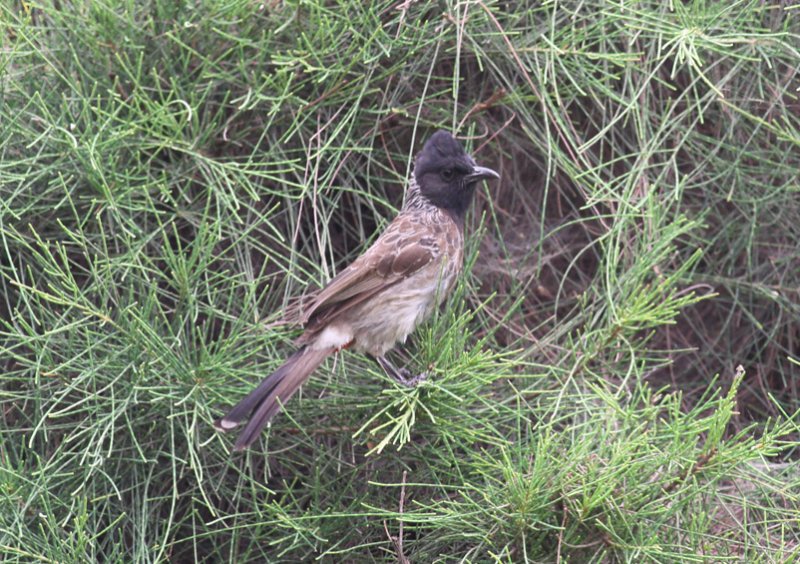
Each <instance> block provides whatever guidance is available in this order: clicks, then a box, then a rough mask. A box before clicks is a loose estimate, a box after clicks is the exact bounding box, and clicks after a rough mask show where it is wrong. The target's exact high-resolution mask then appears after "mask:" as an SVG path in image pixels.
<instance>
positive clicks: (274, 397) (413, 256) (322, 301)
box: [214, 130, 500, 451]
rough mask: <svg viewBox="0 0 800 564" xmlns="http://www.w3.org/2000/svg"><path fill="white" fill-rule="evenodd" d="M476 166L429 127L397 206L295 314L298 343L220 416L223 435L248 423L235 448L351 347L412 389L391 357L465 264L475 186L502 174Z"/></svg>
mask: <svg viewBox="0 0 800 564" xmlns="http://www.w3.org/2000/svg"><path fill="white" fill-rule="evenodd" d="M499 178H500V175H499V174H498V173H497V172H495V171H494V170H492V169H490V168H486V167H482V166H478V165H477V164H476V163H475V161H474V159H473V158H472V157H471V156H470V155H469V154H467V152H466V151H465V150H464V148H463V147H462V145H461V143H460V142H459V141H458V140H457V139H456V138H455V137H454V136H453V135H452V134H450V132H448V131H444V130H440V131H436V132H435V133H433V134H432V135H431V136H430V138H429V139H428V140H427V141H426V143H425V144H424V146H423V148H422V150H421V151H420V152H419V153H418V154H417V156H416V158H415V161H414V167H413V170H412V173H411V175H410V176H409V178H408V180H407V182H406V190H405V198H404V203H403V206H402V208H401V210H400V212H399V213H398V214H397V216H395V218H394V219H393V220H392V221H391V223H390V224H389V225H388V226H387V227H386V229H385V230H384V231H383V233H381V234H380V235H379V236H378V238H377V239H376V240H375V242H374V243H373V244H372V245H371V246H370V247H369V248H367V250H366V251H364V252H363V253H362V254H361V255H360V256H359V257H358V258H356V259H355V260H354V261H353V262H352V263H350V265H349V266H347V267H346V268H344V269H343V270H342V271H340V272H339V274H337V275H336V276H335V277H334V278H333V279H332V280H331V281H330V282H329V283H328V284H327V285H326V286H324V287H323V288H322V289H321V290H319V291H318V293H316V294H315V295H314V296H312V297H311V298H310V299H309V301H308V305H307V306H306V307H305V308H304V310H303V311H302V312H301V314H300V316H299V320H300V322H301V323H302V325H303V333H302V335H301V336H300V337H299V338H298V339H297V340H296V342H295V344H296V345H297V346H298V349H297V350H296V351H295V352H294V353H293V354H291V355H290V356H289V357H288V358H287V359H286V361H285V362H284V363H283V364H282V365H281V366H280V367H279V368H278V369H277V370H275V372H273V373H272V374H270V375H269V376H267V377H266V378H265V379H264V380H263V381H262V382H261V383H260V384H259V385H258V386H257V387H256V388H255V389H253V390H252V391H251V392H250V393H249V394H248V395H247V396H245V397H244V398H243V399H242V400H241V401H240V402H239V403H238V404H236V405H235V406H234V407H233V408H232V409H231V410H230V411H229V412H228V413H227V414H226V415H225V416H223V417H221V418H220V419H218V420H217V421H215V422H214V427H215V428H216V429H217V430H219V431H222V432H229V431H233V430H234V429H236V428H237V427H239V425H241V424H242V423H244V422H245V421H246V425H245V427H244V429H243V430H242V431H241V433H240V434H239V436H238V438H237V440H236V442H235V444H234V447H233V450H234V451H242V450H245V449H247V448H248V447H249V446H250V445H251V444H252V443H253V442H254V441H255V440H256V439H257V438H258V437H259V435H260V434H261V431H262V430H263V428H264V427H265V426H266V424H267V423H268V422H269V421H270V419H271V418H272V417H273V416H274V415H275V414H276V413H278V411H280V410H281V408H282V407H283V406H285V405H286V402H288V401H289V399H290V398H291V397H292V396H293V395H294V393H295V392H297V390H298V389H299V388H300V387H301V386H302V385H303V384H304V383H305V382H306V381H307V380H308V378H309V377H310V376H311V374H312V373H313V372H314V371H315V370H316V369H317V367H318V366H319V365H320V364H321V363H322V361H323V360H324V359H325V358H326V357H327V356H329V355H332V354H334V353H337V352H339V351H341V350H343V349H349V350H353V351H356V352H360V353H365V354H366V355H368V356H370V357H372V358H373V359H374V360H376V361H377V363H378V364H379V365H380V366H381V368H382V369H383V370H384V371H385V373H386V374H387V375H388V376H390V377H391V378H394V379H395V380H397V381H399V382H401V383H404V384H406V385H409V386H413V385H416V384H417V383H419V381H421V380H422V379H424V377H425V376H426V374H425V373H422V374H420V375H418V376H416V377H410V372H409V371H408V370H407V369H405V368H397V367H396V366H394V365H393V364H392V363H391V362H390V361H389V360H388V359H387V358H386V353H387V352H388V351H389V350H390V349H392V348H393V347H394V346H395V345H396V344H397V343H399V342H405V340H406V338H407V337H408V335H409V334H411V333H412V332H413V331H414V329H415V328H416V327H417V326H418V325H419V324H420V323H422V322H423V321H425V319H427V318H428V317H429V316H430V315H431V313H433V311H434V310H435V309H436V308H437V307H439V305H440V304H441V303H442V302H443V301H444V299H445V298H446V297H447V295H448V294H449V292H450V291H451V290H452V288H453V286H454V285H455V282H456V280H457V278H458V276H459V274H460V273H461V271H462V269H463V261H464V224H465V217H466V213H467V210H468V209H469V206H470V203H471V202H472V200H473V194H474V192H475V189H476V187H477V186H478V184H479V183H480V182H481V181H483V180H489V179H499Z"/></svg>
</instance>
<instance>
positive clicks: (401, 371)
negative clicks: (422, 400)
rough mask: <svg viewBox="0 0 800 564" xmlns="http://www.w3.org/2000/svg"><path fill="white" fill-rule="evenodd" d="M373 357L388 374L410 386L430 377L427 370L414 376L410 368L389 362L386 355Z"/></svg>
mask: <svg viewBox="0 0 800 564" xmlns="http://www.w3.org/2000/svg"><path fill="white" fill-rule="evenodd" d="M372 358H374V359H375V362H377V363H378V364H379V365H380V366H381V368H383V371H384V372H386V375H387V376H389V377H390V378H393V379H394V380H397V381H398V382H400V383H401V384H403V385H404V386H408V387H409V388H413V387H415V386H417V385H419V383H420V382H422V381H424V380H426V379H427V378H428V373H427V372H422V373H420V374H417V375H416V376H412V375H411V372H410V371H409V370H408V368H397V367H396V366H395V365H394V364H392V363H391V362H389V359H388V358H386V357H385V356H374V357H372Z"/></svg>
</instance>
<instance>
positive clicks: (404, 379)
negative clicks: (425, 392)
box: [395, 368, 428, 388]
mask: <svg viewBox="0 0 800 564" xmlns="http://www.w3.org/2000/svg"><path fill="white" fill-rule="evenodd" d="M427 379H428V373H427V372H420V373H419V374H417V375H416V376H412V375H411V371H410V370H409V369H408V368H400V369H398V370H397V374H396V375H395V380H397V381H398V382H400V383H401V384H403V385H404V386H405V387H407V388H416V387H417V386H419V385H420V384H421V383H422V382H424V381H425V380H427Z"/></svg>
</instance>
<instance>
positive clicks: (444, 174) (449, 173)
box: [442, 168, 454, 182]
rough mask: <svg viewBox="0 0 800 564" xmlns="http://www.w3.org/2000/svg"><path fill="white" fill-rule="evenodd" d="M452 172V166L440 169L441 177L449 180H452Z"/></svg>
mask: <svg viewBox="0 0 800 564" xmlns="http://www.w3.org/2000/svg"><path fill="white" fill-rule="evenodd" d="M453 174H454V173H453V169H452V168H446V169H444V170H443V171H442V178H443V179H444V180H447V181H448V182H449V181H450V180H453Z"/></svg>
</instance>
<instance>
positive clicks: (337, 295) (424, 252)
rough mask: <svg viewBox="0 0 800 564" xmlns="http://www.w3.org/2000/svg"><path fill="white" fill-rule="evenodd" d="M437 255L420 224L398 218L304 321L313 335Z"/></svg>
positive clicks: (327, 290) (337, 279) (312, 306)
mask: <svg viewBox="0 0 800 564" xmlns="http://www.w3.org/2000/svg"><path fill="white" fill-rule="evenodd" d="M425 235H427V236H425ZM438 254H439V246H438V245H437V244H436V241H435V239H434V238H433V237H430V234H429V233H426V230H425V229H424V228H422V226H421V225H419V224H416V223H413V224H412V223H411V221H409V220H408V218H407V217H404V216H398V217H397V218H396V219H395V221H393V222H392V223H391V224H390V225H389V227H387V228H386V231H384V233H383V234H382V235H381V236H380V237H379V238H378V240H377V241H375V243H374V244H373V245H372V246H371V247H370V248H369V249H367V251H366V252H365V253H364V254H363V255H361V256H360V257H358V258H357V259H356V260H355V261H353V263H352V264H350V266H348V267H347V268H345V269H344V270H343V271H341V272H340V273H339V274H338V275H337V276H335V277H334V278H333V279H332V280H331V281H330V282H329V283H328V285H327V286H325V287H324V288H323V289H322V290H321V291H320V292H319V293H318V294H317V295H316V296H315V297H314V300H313V301H312V302H311V304H310V305H309V306H308V308H307V309H306V311H305V312H304V314H303V317H302V322H303V323H304V324H305V325H306V329H307V331H310V332H311V333H313V332H315V329H318V328H321V327H323V326H324V325H326V324H327V323H328V322H329V321H330V320H331V319H332V318H334V317H336V316H338V315H340V314H342V313H343V312H345V311H347V310H349V309H350V308H352V307H354V306H355V305H357V304H360V303H362V302H363V301H364V300H367V299H369V298H371V297H372V296H374V295H376V294H378V293H380V292H382V291H384V290H386V289H387V288H390V287H391V286H393V285H394V284H396V283H397V282H399V281H400V280H403V279H404V278H406V277H408V276H410V275H411V274H413V273H414V272H416V271H417V270H419V269H420V268H422V267H423V266H425V265H426V264H429V263H430V262H431V261H432V260H434V259H435V258H436V257H437V256H438Z"/></svg>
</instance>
